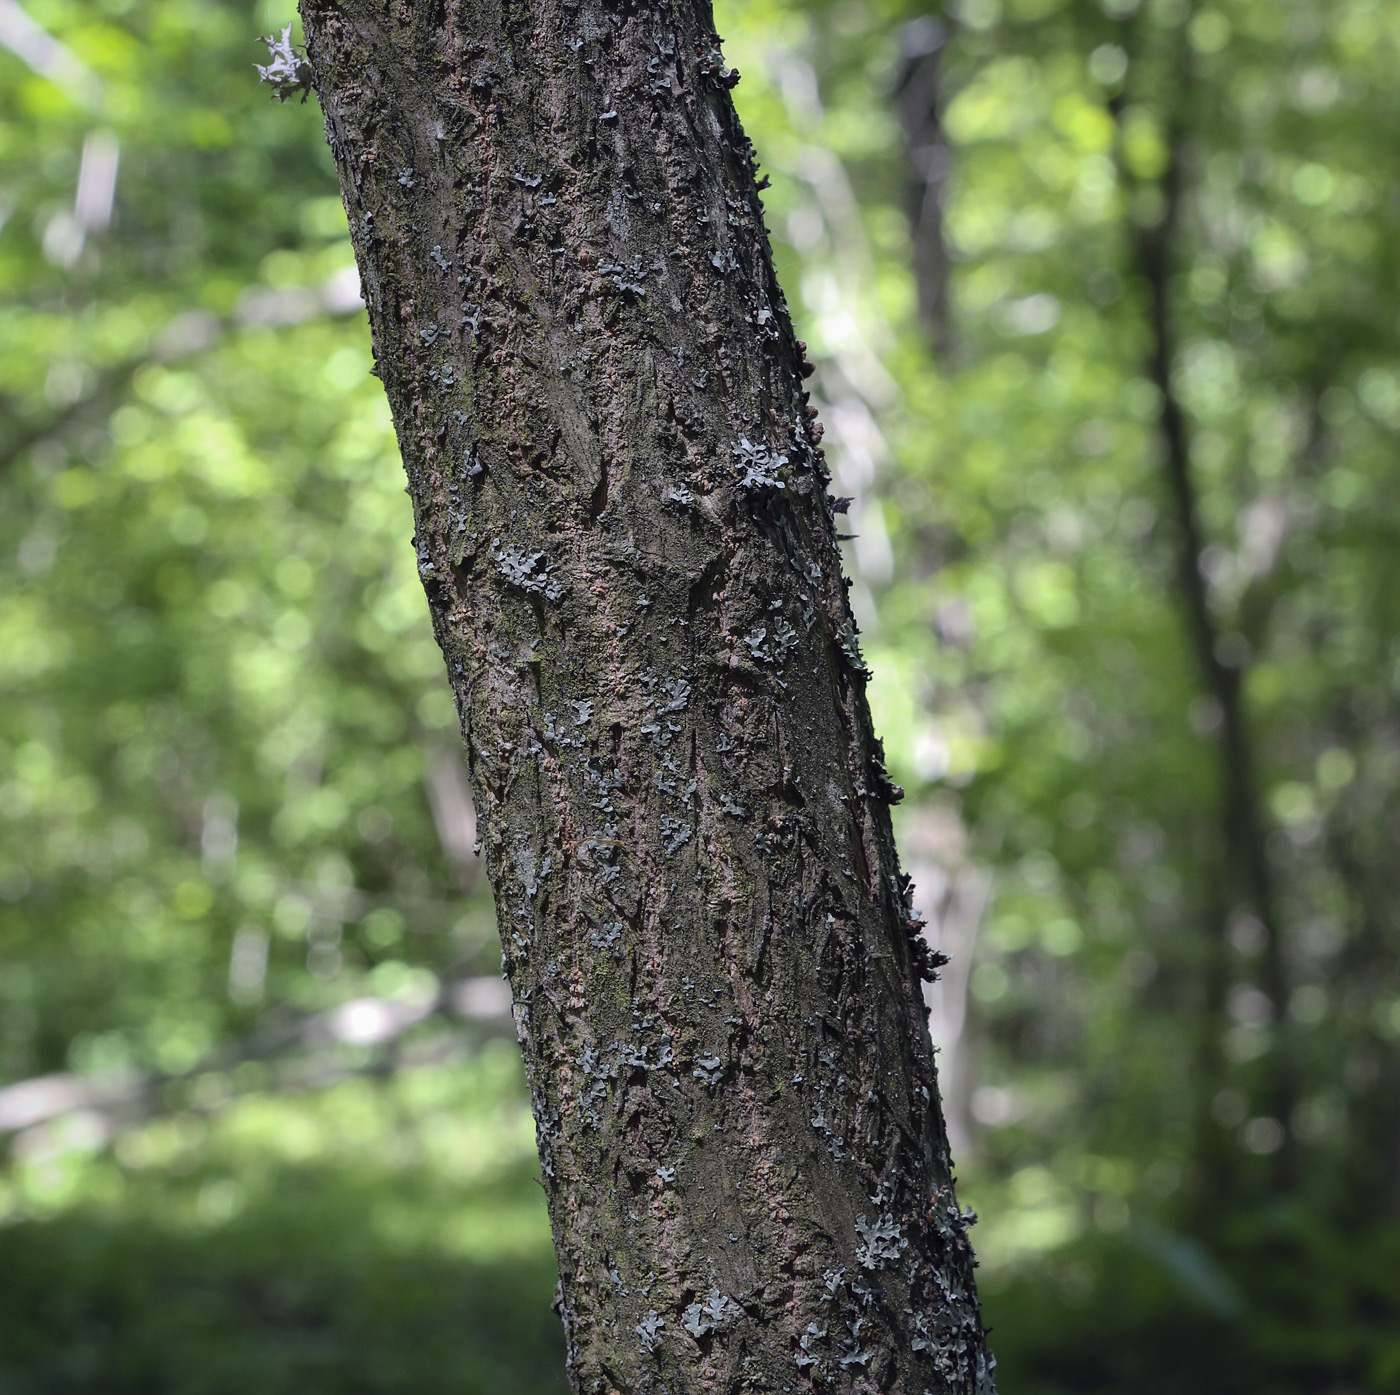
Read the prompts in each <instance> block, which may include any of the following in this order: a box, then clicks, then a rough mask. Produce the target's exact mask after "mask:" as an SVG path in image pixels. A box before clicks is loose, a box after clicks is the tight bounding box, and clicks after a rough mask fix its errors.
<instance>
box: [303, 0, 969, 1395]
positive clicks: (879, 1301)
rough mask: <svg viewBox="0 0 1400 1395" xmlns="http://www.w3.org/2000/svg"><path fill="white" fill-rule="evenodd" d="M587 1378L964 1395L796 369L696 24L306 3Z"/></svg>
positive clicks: (885, 858)
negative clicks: (460, 739) (451, 692)
mask: <svg viewBox="0 0 1400 1395" xmlns="http://www.w3.org/2000/svg"><path fill="white" fill-rule="evenodd" d="M302 13H303V17H304V21H305V27H306V32H307V38H308V43H309V53H310V58H311V63H312V67H313V70H314V73H315V82H316V87H317V90H318V92H319V95H320V98H321V101H322V104H323V107H324V109H325V114H326V125H327V132H328V136H329V139H330V143H331V147H332V150H333V151H334V154H335V158H336V161H337V164H338V166H339V170H340V177H341V185H342V189H343V193H344V197H345V203H346V208H347V211H348V213H349V218H350V227H351V231H352V234H353V237H354V241H355V247H356V253H357V256H358V258H359V264H360V271H361V275H362V279H363V283H364V290H365V298H366V300H367V302H368V304H369V309H370V321H371V325H372V327H373V331H374V343H375V352H376V357H377V360H378V365H379V367H378V371H379V373H380V375H381V376H382V378H383V380H384V384H385V387H386V390H387V392H388V397H389V402H390V404H391V406H392V409H393V413H394V418H395V421H396V424H397V429H398V435H399V441H400V445H401V447H402V451H403V457H404V463H405V466H406V468H407V471H408V479H409V493H410V494H411V496H412V499H413V504H414V509H415V515H416V520H417V534H418V535H417V539H416V546H417V550H418V557H419V569H420V572H421V574H422V577H423V581H424V585H425V588H426V590H427V594H428V599H429V602H430V604H431V608H432V612H433V617H434V622H435V625H436V630H437V635H438V639H439V642H440V643H441V645H442V649H443V652H444V654H445V655H446V658H447V664H448V668H449V670H450V673H451V679H452V683H453V687H454V689H455V692H456V696H457V702H458V706H459V710H460V713H461V717H462V726H463V731H464V734H465V737H466V741H467V750H468V755H469V762H470V768H471V774H472V780H473V786H474V793H475V799H476V803H477V810H478V815H479V819H480V826H481V831H482V839H483V844H484V848H485V852H486V858H487V867H488V871H489V874H490V877H491V882H492V885H493V887H494V889H495V895H496V905H497V913H498V917H499V923H500V931H501V939H502V943H503V946H504V962H505V967H506V970H507V972H508V974H509V976H510V980H511V984H512V987H513V990H514V995H515V1003H516V1019H517V1024H518V1030H519V1035H520V1040H521V1044H522V1048H523V1051H524V1055H525V1062H526V1066H527V1069H528V1074H529V1079H530V1085H531V1089H532V1091H533V1095H534V1103H535V1116H536V1120H537V1124H538V1137H539V1148H540V1157H541V1160H542V1165H543V1170H544V1185H545V1189H546V1192H547V1194H548V1198H549V1206H550V1213H551V1217H552V1221H553V1227H554V1236H555V1245H556V1251H557V1256H558V1263H559V1273H560V1281H561V1297H560V1309H561V1312H562V1315H563V1318H564V1323H565V1326H566V1329H567V1332H568V1337H569V1353H570V1366H571V1373H572V1380H573V1383H574V1387H575V1389H576V1390H578V1391H580V1392H589V1395H592V1393H593V1392H604V1391H609V1392H610V1391H627V1392H632V1391H638V1392H641V1391H656V1392H662V1391H666V1392H670V1395H681V1392H690V1391H701V1390H705V1391H716V1390H722V1391H740V1390H752V1391H775V1392H776V1391H789V1390H792V1391H796V1390H814V1389H822V1390H829V1389H838V1390H849V1391H872V1392H873V1391H877V1390H879V1391H900V1392H910V1393H911V1395H913V1393H916V1392H925V1391H937V1392H945V1391H965V1392H971V1391H989V1390H990V1389H991V1388H992V1380H991V1376H990V1365H991V1362H990V1360H989V1358H988V1357H987V1356H986V1352H985V1346H984V1341H983V1334H982V1329H981V1323H980V1319H979V1316H978V1309H977V1302H976V1297H975V1293H974V1287H973V1280H972V1267H973V1261H972V1256H971V1252H970V1250H969V1247H968V1242H967V1239H966V1235H965V1226H966V1221H965V1218H964V1217H963V1216H961V1215H960V1213H959V1210H958V1207H957V1205H956V1203H955V1201H954V1198H953V1187H952V1174H951V1168H950V1163H949V1158H948V1149H947V1143H946V1138H945V1134H944V1129H943V1123H942V1119H941V1116H940V1111H939V1102H938V1097H937V1091H936V1085H935V1080H934V1069H933V1057H932V1051H931V1048H930V1044H929V1040H928V1035H927V1032H926V1030H925V1026H924V1020H923V1014H922V1011H921V1005H920V996H919V992H918V979H919V974H920V972H921V970H923V969H926V967H927V965H926V963H925V961H924V959H923V957H922V956H923V953H924V951H923V946H922V941H920V940H919V939H918V938H917V930H918V921H917V919H916V918H915V917H914V916H913V914H912V912H911V910H910V908H909V904H908V898H907V890H906V885H905V883H904V882H903V880H902V879H901V877H900V875H899V869H898V863H897V861H896V856H895V850H894V844H893V841H892V838H891V833H890V822H889V815H888V811H887V808H886V805H887V803H888V802H889V801H890V800H891V799H892V798H894V797H897V791H896V790H895V789H894V787H893V786H892V785H891V784H890V781H889V778H888V776H887V775H886V773H885V770H884V767H883V765H882V763H881V759H880V747H879V743H878V742H877V741H876V740H875V738H874V735H873V733H872V731H871V724H870V717H869V712H868V710H867V706H866V701H865V697H864V684H865V677H866V673H865V669H864V667H863V665H862V662H861V659H860V655H859V652H858V649H857V643H856V637H855V627H854V624H853V621H852V617H851V613H850V610H849V607H848V605H847V602H846V596H845V591H844V586H843V581H842V577H841V570H840V562H839V559H838V555H837V548H836V540H835V536H834V531H833V525H832V517H831V509H830V505H829V503H828V501H827V498H826V490H825V482H826V478H827V477H826V471H825V469H824V467H823V465H822V462H821V456H820V452H819V451H818V450H817V449H816V439H817V438H818V436H819V432H818V430H817V429H816V428H815V427H814V426H813V425H812V422H811V418H810V417H809V414H808V409H807V403H806V394H805V393H804V392H803V391H802V376H803V373H804V365H803V360H802V346H801V345H800V344H799V343H797V342H796V341H795V340H794V338H793V333H792V328H791V325H790V323H789V319H788V314H787V310H786V307H785V305H784V302H783V299H782V295H781V293H780V291H779V289H778V286H777V284H776V283H775V281H774V277H773V271H772V266H771V262H770V256H769V250H768V243H767V237H766V234H765V231H764V227H763V221H762V215H761V210H760V206H759V201H758V193H757V189H756V186H755V182H754V173H753V166H754V161H753V157H752V150H751V147H750V146H749V144H748V142H747V141H746V140H745V138H744V136H743V134H742V132H741V130H740V127H739V124H738V121H737V119H736V117H735V115H734V111H733V107H732V105H731V102H730V99H729V96H728V88H730V87H731V86H732V85H733V84H734V82H735V81H737V75H736V74H734V73H732V72H730V71H729V70H728V69H727V68H726V67H725V66H724V63H723V60H722V58H721V56H720V52H719V44H718V39H717V38H716V36H715V34H714V32H713V24H712V20H711V18H710V15H709V11H708V6H707V5H705V4H703V3H702V2H701V0H672V3H669V4H655V5H614V4H608V3H605V2H604V0H557V2H556V0H534V3H530V4H519V3H516V4H512V3H507V0H496V3H491V0H474V2H471V3H464V2H463V0H446V3H445V4H431V5H430V4H427V3H423V0H418V3H408V0H338V2H336V0H303V3H302Z"/></svg>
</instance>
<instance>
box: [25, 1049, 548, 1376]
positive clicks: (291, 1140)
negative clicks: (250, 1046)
mask: <svg viewBox="0 0 1400 1395" xmlns="http://www.w3.org/2000/svg"><path fill="white" fill-rule="evenodd" d="M522 1095H523V1080H522V1079H521V1072H520V1068H519V1063H518V1061H517V1060H516V1058H515V1051H514V1048H513V1047H511V1046H506V1045H504V1044H503V1045H501V1046H499V1047H498V1048H496V1049H495V1050H494V1051H492V1052H490V1053H488V1054H487V1055H486V1057H485V1058H483V1060H482V1061H481V1062H480V1063H479V1064H478V1066H477V1067H476V1068H475V1069H474V1070H470V1071H463V1070H462V1069H461V1068H460V1067H457V1068H445V1069H444V1068H437V1069H428V1070H420V1071H415V1072H410V1073H407V1074H405V1075H403V1076H400V1077H399V1078H398V1079H397V1080H395V1081H393V1082H392V1083H387V1084H381V1083H370V1082H367V1081H354V1082H350V1083H347V1084H344V1085H341V1086H338V1087H336V1088H334V1089H332V1090H329V1091H325V1092H322V1093H319V1094H316V1095H312V1096H310V1097H302V1098H287V1097H285V1096H277V1095H268V1094H264V1093H260V1092H257V1091H251V1092H242V1093H238V1094H235V1095H234V1096H232V1097H231V1098H230V1099H229V1100H227V1101H226V1102H225V1103H224V1104H223V1105H222V1107H220V1108H219V1109H218V1110H216V1111H214V1112H212V1113H202V1114H201V1113H195V1112H193V1111H186V1110H181V1111H178V1112H176V1113H173V1114H172V1115H170V1116H169V1117H167V1118H164V1119H161V1120H159V1121H157V1122H154V1123H151V1124H149V1125H147V1126H146V1127H144V1128H140V1129H136V1130H133V1131H131V1132H128V1133H125V1134H124V1135H123V1136H122V1137H121V1138H120V1140H119V1141H118V1143H117V1145H116V1148H115V1150H114V1154H103V1153H95V1152H91V1151H89V1150H88V1149H85V1148H83V1147H82V1146H81V1140H80V1139H77V1138H73V1139H71V1140H70V1146H69V1148H68V1149H67V1151H65V1152H62V1153H61V1154H58V1155H50V1156H49V1157H47V1158H45V1159H43V1160H41V1161H36V1162H34V1163H31V1164H25V1163H23V1162H21V1163H20V1165H19V1166H18V1167H17V1168H16V1169H14V1173H13V1175H12V1177H11V1178H10V1181H9V1185H8V1187H7V1189H6V1190H7V1195H6V1196H5V1201H6V1202H7V1203H8V1205H9V1206H10V1207H11V1208H14V1210H15V1211H17V1212H18V1214H19V1215H20V1216H22V1217H23V1219H18V1220H16V1219H13V1218H12V1220H11V1223H10V1224H9V1225H7V1226H5V1227H3V1228H0V1388H3V1389H4V1390H6V1391H7V1392H9V1391H13V1392H15V1395H29V1392H38V1391H48V1390H102V1391H113V1392H127V1391H130V1392H133V1395H135V1392H143V1393H144V1392H149V1391H162V1392H169V1395H237V1392H241V1391H246V1390H248V1389H256V1390H260V1391H263V1390H265V1391H269V1392H281V1391H286V1392H293V1391H295V1392H301V1391H312V1392H326V1395H330V1393H331V1392H343V1391H356V1392H366V1395H369V1393H370V1392H391V1391H403V1390H409V1389H412V1390H421V1391H429V1392H433V1391H442V1392H447V1391H453V1392H464V1391H465V1392H472V1395H488V1392H489V1393H490V1395H526V1392H528V1395H545V1392H562V1391H563V1389H564V1382H563V1333H562V1331H561V1330H560V1328H559V1324H558V1321H557V1319H556V1318H555V1317H554V1315H553V1313H552V1312H550V1310H549V1301H550V1294H551V1292H552V1290H553V1286H554V1273H553V1259H552V1256H551V1254H550V1250H549V1232H548V1227H547V1224H546V1221H545V1216H544V1200H543V1197H542V1196H541V1194H540V1191H539V1188H538V1187H537V1186H536V1185H535V1183H534V1181H533V1179H532V1176H531V1171H532V1168H533V1166H534V1162H535V1158H534V1151H535V1150H534V1131H533V1127H532V1124H531V1121H530V1116H529V1112H528V1110H527V1109H526V1108H525V1106H524V1101H523V1099H522Z"/></svg>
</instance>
